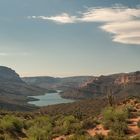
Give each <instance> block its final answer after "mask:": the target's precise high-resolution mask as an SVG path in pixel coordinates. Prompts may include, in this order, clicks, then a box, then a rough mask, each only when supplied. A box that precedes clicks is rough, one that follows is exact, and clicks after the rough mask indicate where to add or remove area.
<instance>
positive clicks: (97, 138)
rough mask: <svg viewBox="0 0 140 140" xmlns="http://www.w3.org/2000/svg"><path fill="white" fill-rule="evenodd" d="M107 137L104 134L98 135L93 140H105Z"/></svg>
mask: <svg viewBox="0 0 140 140" xmlns="http://www.w3.org/2000/svg"><path fill="white" fill-rule="evenodd" d="M104 139H105V136H104V135H102V134H96V135H95V136H94V138H93V140H104Z"/></svg>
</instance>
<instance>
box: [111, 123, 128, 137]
mask: <svg viewBox="0 0 140 140" xmlns="http://www.w3.org/2000/svg"><path fill="white" fill-rule="evenodd" d="M127 130H128V128H127V123H126V122H119V121H115V122H114V123H113V124H112V126H111V131H112V133H113V134H114V135H116V136H120V137H124V136H125V134H126V132H127Z"/></svg>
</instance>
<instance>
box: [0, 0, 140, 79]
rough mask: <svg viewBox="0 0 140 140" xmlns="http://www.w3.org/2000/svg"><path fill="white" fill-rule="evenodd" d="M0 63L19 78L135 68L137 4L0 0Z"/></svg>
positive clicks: (125, 0)
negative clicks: (10, 69)
mask: <svg viewBox="0 0 140 140" xmlns="http://www.w3.org/2000/svg"><path fill="white" fill-rule="evenodd" d="M0 65H2V66H7V67H10V68H12V69H14V70H16V72H18V73H19V74H20V76H60V77H65V76H76V75H77V76H79V75H107V74H112V73H120V72H132V71H137V70H140V0H0Z"/></svg>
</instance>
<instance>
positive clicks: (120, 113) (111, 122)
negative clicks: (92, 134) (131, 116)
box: [103, 107, 128, 137]
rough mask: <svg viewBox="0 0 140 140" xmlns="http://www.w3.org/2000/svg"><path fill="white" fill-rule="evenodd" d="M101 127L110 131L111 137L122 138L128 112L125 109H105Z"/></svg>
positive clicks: (125, 129) (125, 130)
mask: <svg viewBox="0 0 140 140" xmlns="http://www.w3.org/2000/svg"><path fill="white" fill-rule="evenodd" d="M103 115H104V122H103V125H104V127H105V128H106V129H111V133H112V134H113V135H117V136H121V137H123V136H124V135H125V134H126V132H127V123H126V120H127V119H128V111H127V110H126V108H111V107H109V108H106V109H105V111H104V113H103Z"/></svg>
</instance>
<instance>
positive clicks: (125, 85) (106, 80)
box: [61, 71, 140, 99]
mask: <svg viewBox="0 0 140 140" xmlns="http://www.w3.org/2000/svg"><path fill="white" fill-rule="evenodd" d="M108 90H111V92H112V93H113V94H115V95H116V96H128V95H134V96H136V95H138V96H139V95H140V72H138V71H137V72H133V73H121V74H114V75H108V76H100V77H98V78H96V80H94V81H93V82H91V83H89V84H88V85H87V86H84V87H82V88H75V89H70V90H67V91H65V92H63V93H62V94H61V96H62V97H64V98H73V99H85V98H94V97H98V96H106V93H107V92H109V91H108Z"/></svg>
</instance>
